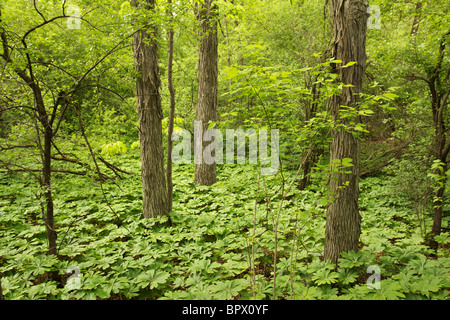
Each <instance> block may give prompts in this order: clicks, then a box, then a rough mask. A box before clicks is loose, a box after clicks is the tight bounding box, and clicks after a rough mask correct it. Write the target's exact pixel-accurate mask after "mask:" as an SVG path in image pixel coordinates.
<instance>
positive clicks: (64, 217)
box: [0, 155, 450, 300]
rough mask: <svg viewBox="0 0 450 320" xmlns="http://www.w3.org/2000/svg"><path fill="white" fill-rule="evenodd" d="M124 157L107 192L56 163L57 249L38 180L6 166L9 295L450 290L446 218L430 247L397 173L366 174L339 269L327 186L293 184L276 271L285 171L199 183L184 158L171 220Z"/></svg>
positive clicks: (0, 241)
mask: <svg viewBox="0 0 450 320" xmlns="http://www.w3.org/2000/svg"><path fill="white" fill-rule="evenodd" d="M120 164H121V167H122V168H124V169H125V170H128V171H131V172H132V173H133V174H132V175H129V176H126V177H124V180H121V181H118V184H119V185H120V187H121V189H122V190H121V189H119V188H118V187H117V186H116V185H114V184H112V183H106V182H105V183H104V189H105V194H106V200H105V198H104V196H103V194H102V192H101V189H100V188H99V182H98V181H96V180H95V179H90V178H86V177H78V176H70V177H69V176H67V175H66V176H63V175H60V176H57V174H55V177H56V176H57V179H56V178H55V179H54V181H55V183H54V198H55V210H56V211H55V217H56V218H55V219H56V220H55V225H56V226H57V233H58V255H57V256H48V255H47V254H46V250H47V243H46V237H45V226H44V224H43V222H42V219H41V215H42V211H41V206H40V203H39V188H38V184H37V183H36V182H35V181H33V180H32V177H30V176H27V175H26V174H22V175H11V174H2V175H1V176H0V184H1V185H0V187H1V190H2V192H1V195H0V202H1V203H0V206H1V209H0V233H1V234H2V237H1V238H0V274H1V281H2V287H3V294H4V296H5V298H6V299H272V298H273V297H275V299H299V300H304V299H388V300H391V299H447V298H448V292H449V291H448V290H449V287H450V285H449V284H450V280H449V279H450V278H449V276H450V272H449V270H450V258H449V242H450V239H449V237H448V236H449V233H448V230H449V229H448V218H447V220H445V219H444V221H443V231H444V232H443V233H442V235H441V236H440V237H439V239H438V240H439V242H440V247H439V250H438V252H437V254H433V252H430V251H429V249H427V247H426V246H425V245H424V239H423V238H422V236H421V233H420V228H419V223H418V222H417V221H416V218H415V215H414V211H413V209H412V208H411V205H410V204H409V203H408V201H407V200H406V199H402V198H401V197H398V196H397V197H393V196H392V190H391V189H390V187H389V177H375V178H366V179H365V180H362V181H361V197H360V207H361V215H362V223H363V224H362V234H361V238H360V251H359V252H357V253H355V252H348V253H346V254H343V257H342V259H341V260H340V264H339V268H338V269H337V270H336V269H335V268H334V265H331V264H330V263H328V262H326V261H322V260H321V256H322V252H323V239H324V230H325V207H324V206H323V204H322V203H321V202H320V198H321V190H318V189H317V188H314V187H310V188H309V189H307V190H303V191H300V190H298V189H297V188H296V186H295V184H294V186H293V188H292V189H291V191H290V192H289V194H287V195H286V197H285V199H284V200H283V205H282V210H281V213H280V218H279V221H278V226H277V249H278V252H277V261H276V274H275V275H274V261H273V257H274V248H275V246H274V236H275V234H274V223H275V221H276V219H275V215H276V213H277V208H278V206H279V204H280V201H281V194H282V193H281V192H280V185H281V180H280V176H268V177H264V178H261V180H260V182H259V188H257V185H258V175H257V168H255V167H254V166H250V165H248V166H244V165H223V166H219V168H218V182H217V184H216V185H214V186H212V187H200V186H196V185H194V184H193V183H192V181H193V174H194V173H193V168H192V166H189V165H180V166H175V168H174V176H173V178H174V206H173V211H172V212H171V214H170V222H171V223H169V219H168V217H161V218H158V219H153V220H148V219H143V218H142V216H141V193H140V174H139V165H138V158H137V157H133V156H130V155H123V156H121V157H120ZM284 175H285V178H287V179H289V178H292V176H291V175H290V174H289V173H286V172H285V173H284ZM313 186H314V183H313ZM430 219H431V217H429V220H430ZM428 223H430V221H428ZM371 266H372V267H371ZM370 268H372V269H373V270H377V274H378V278H376V277H374V275H376V274H375V273H373V274H372V271H370V270H372V269H370ZM74 270H75V273H73V274H71V273H70V272H73V271H74ZM368 271H370V272H368ZM274 276H276V287H275V290H274V288H273V284H274V281H273V280H274ZM377 279H378V280H379V281H378V280H377ZM372 280H374V281H372ZM274 294H275V295H274Z"/></svg>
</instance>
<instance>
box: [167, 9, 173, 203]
mask: <svg viewBox="0 0 450 320" xmlns="http://www.w3.org/2000/svg"><path fill="white" fill-rule="evenodd" d="M168 3H169V6H171V5H172V0H168ZM169 10H170V11H169V15H170V23H172V20H173V18H172V11H171V10H172V9H171V8H170V9H169ZM173 33H174V32H173V26H172V25H171V26H170V27H169V57H168V62H167V81H168V89H169V94H170V111H169V127H168V135H167V168H166V170H167V173H166V176H167V194H168V199H167V206H168V211H169V212H170V211H172V200H173V182H172V147H173V142H172V133H173V122H174V117H175V89H174V87H173Z"/></svg>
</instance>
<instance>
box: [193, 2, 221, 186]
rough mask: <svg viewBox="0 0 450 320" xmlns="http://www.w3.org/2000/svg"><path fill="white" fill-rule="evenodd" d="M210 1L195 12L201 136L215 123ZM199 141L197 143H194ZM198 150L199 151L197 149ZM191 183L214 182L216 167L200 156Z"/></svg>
mask: <svg viewBox="0 0 450 320" xmlns="http://www.w3.org/2000/svg"><path fill="white" fill-rule="evenodd" d="M216 15H217V14H216V12H215V9H214V5H213V0H205V1H204V3H202V4H201V5H200V8H199V17H198V19H199V21H200V23H201V26H200V32H199V37H200V46H199V59H198V60H199V61H198V102H197V121H201V122H202V130H201V136H200V135H199V137H200V138H201V137H203V133H204V132H205V131H206V130H207V129H208V124H209V122H210V121H216V119H217V105H218V97H217V86H218V79H217V77H218V40H217V20H216ZM198 140H200V141H198ZM196 143H199V144H202V146H201V150H202V155H203V150H204V149H205V147H207V146H208V145H209V144H210V143H212V142H203V139H197V141H196ZM198 149H200V148H198ZM194 182H195V183H196V184H199V185H207V186H209V185H212V184H214V183H215V182H216V163H215V162H214V163H212V164H207V163H205V160H204V159H203V156H202V161H201V163H199V164H196V166H195V178H194Z"/></svg>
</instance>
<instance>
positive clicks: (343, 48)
mask: <svg viewBox="0 0 450 320" xmlns="http://www.w3.org/2000/svg"><path fill="white" fill-rule="evenodd" d="M367 8H368V1H367V0H332V1H331V12H332V17H333V21H334V45H333V52H332V53H333V57H334V58H335V59H337V60H342V62H343V63H342V64H337V65H336V67H335V68H336V70H335V72H336V73H337V74H339V78H338V81H339V82H343V83H345V84H352V85H353V87H346V88H343V90H342V92H341V94H340V95H335V96H333V97H332V98H331V101H330V103H331V116H332V118H333V120H334V121H336V123H342V124H344V125H345V124H348V123H349V121H348V120H343V119H340V116H339V112H340V106H351V107H356V108H357V107H358V106H357V103H358V102H359V101H360V98H359V95H358V94H359V93H360V92H361V89H362V81H363V76H364V72H365V65H366V49H365V43H366V27H367V19H368V14H367ZM351 61H356V62H357V64H355V65H353V66H351V67H348V68H340V67H341V66H342V65H345V64H347V63H349V62H351ZM358 120H359V119H354V121H355V122H358ZM332 135H333V142H332V143H331V150H330V164H332V163H333V162H334V161H335V160H336V159H339V160H342V159H344V158H351V159H352V160H353V162H352V163H353V167H351V168H350V169H348V168H347V170H349V171H351V172H350V173H348V174H347V173H334V174H333V175H332V177H331V178H332V179H330V184H329V190H330V192H331V194H332V195H333V197H334V199H335V200H334V201H333V203H332V204H330V206H329V207H328V208H327V216H326V220H327V221H326V231H325V247H324V259H325V260H328V259H329V260H331V262H333V263H335V264H337V262H338V259H339V257H340V255H341V253H342V252H347V251H350V250H354V251H355V252H356V251H358V241H359V236H360V234H361V216H360V214H359V208H358V198H359V174H360V155H359V152H360V150H359V149H360V147H359V140H358V138H356V137H355V136H354V135H353V134H352V132H349V130H348V129H343V128H338V129H335V130H333V133H332ZM345 184H347V185H346V186H344V187H343V185H345Z"/></svg>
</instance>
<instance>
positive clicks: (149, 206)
mask: <svg viewBox="0 0 450 320" xmlns="http://www.w3.org/2000/svg"><path fill="white" fill-rule="evenodd" d="M131 4H132V6H135V7H137V6H138V4H137V0H132V1H131ZM154 6H155V0H146V2H145V8H146V9H147V10H153V9H154ZM156 35H157V27H156V26H155V25H153V24H152V23H148V24H146V25H145V26H144V27H143V28H142V29H141V30H140V31H139V32H136V33H135V34H134V37H133V52H134V60H135V68H136V71H137V72H139V74H140V75H139V76H138V77H137V79H136V100H137V109H138V114H139V142H140V145H141V176H142V208H143V215H144V217H145V218H154V217H157V216H159V215H164V214H167V212H168V211H167V209H168V206H167V188H166V176H165V171H164V148H163V140H162V118H163V113H162V107H161V96H160V92H159V88H160V78H159V66H158V48H157V40H156Z"/></svg>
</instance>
